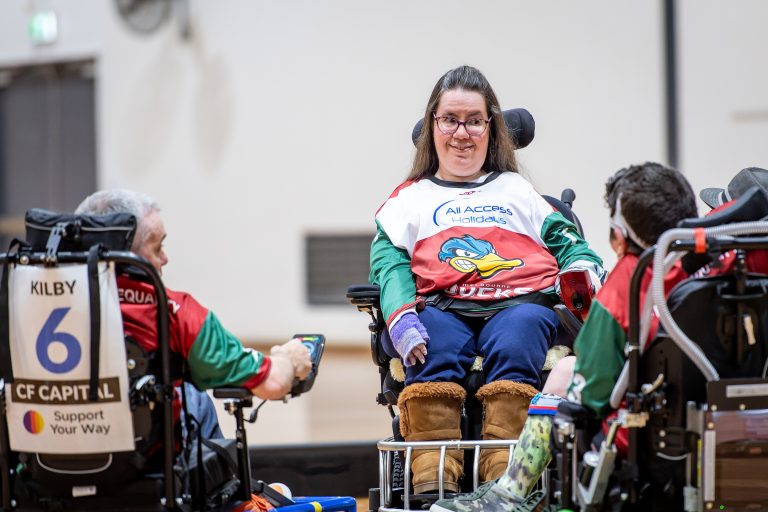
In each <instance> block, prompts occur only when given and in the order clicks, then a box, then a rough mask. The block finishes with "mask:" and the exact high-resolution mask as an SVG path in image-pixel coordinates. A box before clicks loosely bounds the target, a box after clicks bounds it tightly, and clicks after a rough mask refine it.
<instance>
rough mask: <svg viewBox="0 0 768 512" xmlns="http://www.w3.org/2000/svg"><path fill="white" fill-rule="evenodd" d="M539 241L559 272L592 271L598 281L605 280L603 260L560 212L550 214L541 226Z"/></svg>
mask: <svg viewBox="0 0 768 512" xmlns="http://www.w3.org/2000/svg"><path fill="white" fill-rule="evenodd" d="M541 239H542V241H543V242H544V244H545V245H546V246H547V249H548V250H549V252H550V253H552V256H554V257H555V260H557V266H558V267H560V270H566V269H569V268H580V269H587V270H590V271H592V272H593V273H594V274H595V275H596V276H597V277H598V278H599V279H600V281H604V280H605V276H606V271H605V269H604V268H603V260H602V259H601V258H600V256H598V255H597V254H596V253H595V251H593V250H592V249H591V248H590V247H589V245H588V244H587V242H586V240H584V238H582V236H581V235H580V234H579V232H578V230H577V229H576V226H575V225H574V224H573V223H572V222H571V221H569V220H568V219H566V218H565V217H563V214H562V213H560V212H551V213H550V214H549V215H547V216H546V217H545V218H544V220H543V222H542V225H541Z"/></svg>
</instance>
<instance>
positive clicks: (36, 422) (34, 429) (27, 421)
mask: <svg viewBox="0 0 768 512" xmlns="http://www.w3.org/2000/svg"><path fill="white" fill-rule="evenodd" d="M44 426H45V422H44V421H43V417H42V416H41V415H40V413H39V412H37V411H27V413H26V414H25V415H24V428H25V429H27V432H29V433H30V434H39V433H40V432H42V431H43V427H44Z"/></svg>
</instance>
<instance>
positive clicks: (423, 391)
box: [397, 382, 467, 494]
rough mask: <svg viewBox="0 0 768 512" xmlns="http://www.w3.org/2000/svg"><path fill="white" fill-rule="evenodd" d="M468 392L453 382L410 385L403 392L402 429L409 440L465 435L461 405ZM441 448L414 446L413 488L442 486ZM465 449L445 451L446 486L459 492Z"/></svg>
mask: <svg viewBox="0 0 768 512" xmlns="http://www.w3.org/2000/svg"><path fill="white" fill-rule="evenodd" d="M466 396H467V392H466V391H465V390H464V388H462V387H461V386H460V385H459V384H455V383H453V382H421V383H416V384H411V385H409V386H406V387H405V389H403V391H402V392H401V393H400V397H399V398H398V401H397V407H398V409H399V411H400V433H401V434H402V435H403V438H404V439H405V440H406V441H440V440H457V439H461V407H462V404H463V402H464V399H465V398H466ZM439 464H440V450H413V455H412V457H411V471H412V472H413V479H412V483H413V492H414V493H416V494H423V493H427V492H430V491H435V490H437V489H438V478H439V476H438V467H439ZM463 468H464V452H463V451H461V450H448V451H446V454H445V470H444V480H443V482H444V487H443V488H444V490H445V491H446V492H458V490H459V485H458V481H459V478H460V477H461V475H462V473H463Z"/></svg>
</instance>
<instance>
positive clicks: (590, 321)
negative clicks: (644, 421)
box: [568, 254, 688, 416]
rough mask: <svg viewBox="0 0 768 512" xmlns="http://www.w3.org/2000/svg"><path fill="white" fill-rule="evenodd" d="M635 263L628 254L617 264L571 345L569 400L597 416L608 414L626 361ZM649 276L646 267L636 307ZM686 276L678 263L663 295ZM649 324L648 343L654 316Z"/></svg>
mask: <svg viewBox="0 0 768 512" xmlns="http://www.w3.org/2000/svg"><path fill="white" fill-rule="evenodd" d="M637 262H638V256H637V255H636V254H627V255H625V256H624V257H622V258H621V259H620V260H619V261H618V262H617V263H616V267H614V269H613V270H612V271H611V273H610V274H608V279H606V281H605V284H604V285H603V287H602V288H600V290H599V291H598V292H597V295H596V296H595V297H594V299H593V300H592V305H591V307H590V309H589V314H588V315H587V319H586V321H585V322H584V325H583V326H582V328H581V331H579V334H578V336H577V337H576V340H575V341H574V345H573V348H574V351H575V352H576V366H575V367H574V375H573V381H572V382H571V385H570V388H569V390H568V399H569V400H572V401H576V402H579V403H581V404H583V405H585V406H587V407H589V408H590V409H592V410H594V411H595V412H597V413H598V414H599V415H600V416H603V415H605V414H607V413H608V412H610V404H609V402H610V398H611V392H612V391H613V387H614V385H615V384H616V381H617V380H618V379H619V374H620V373H621V369H622V368H623V367H624V361H625V360H626V356H625V355H624V346H625V345H626V343H627V332H628V331H629V285H630V282H631V279H632V273H633V272H634V270H635V267H637ZM651 276H652V269H651V267H648V268H647V269H646V272H645V275H644V276H643V279H642V282H641V284H640V302H639V304H643V303H644V301H645V295H646V293H647V292H648V287H649V286H650V283H651ZM686 277H688V275H687V274H686V273H685V271H683V269H682V267H681V266H680V264H679V262H678V263H677V264H676V265H675V266H674V267H673V268H672V269H671V270H670V272H669V273H668V274H667V275H666V277H665V278H664V291H665V293H666V294H669V292H670V290H672V288H673V287H674V286H675V285H676V284H677V283H679V282H680V281H682V280H683V279H685V278H686ZM651 322H652V323H651V329H650V332H649V338H648V340H650V339H653V337H654V336H655V334H656V330H657V329H658V324H659V319H658V317H657V316H656V315H653V317H652V320H651ZM648 340H646V342H647V341H648Z"/></svg>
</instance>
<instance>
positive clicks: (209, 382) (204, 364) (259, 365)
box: [187, 311, 270, 389]
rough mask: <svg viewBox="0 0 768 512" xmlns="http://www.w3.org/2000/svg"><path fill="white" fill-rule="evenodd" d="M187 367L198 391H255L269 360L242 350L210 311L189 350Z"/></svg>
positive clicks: (248, 350) (262, 378) (238, 342)
mask: <svg viewBox="0 0 768 512" xmlns="http://www.w3.org/2000/svg"><path fill="white" fill-rule="evenodd" d="M187 363H188V364H189V369H190V372H191V374H192V381H193V382H194V383H195V385H197V387H199V388H201V389H209V388H214V387H219V386H243V387H247V388H254V387H256V386H258V385H259V384H261V383H262V382H263V381H264V379H265V378H266V377H267V375H268V374H269V368H270V360H269V358H268V357H265V356H264V355H263V354H261V353H260V352H258V351H255V350H251V349H247V348H245V347H243V345H242V344H241V343H240V340H238V339H237V338H236V337H235V336H234V335H233V334H232V333H230V332H229V331H228V330H227V329H225V328H224V326H223V325H222V324H221V322H220V321H219V319H218V318H217V317H216V315H214V314H213V312H211V311H209V312H208V315H207V316H206V318H205V322H204V323H203V325H202V327H201V329H200V331H199V332H198V333H197V336H196V337H195V340H194V343H192V346H191V347H190V349H189V353H188V355H187Z"/></svg>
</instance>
